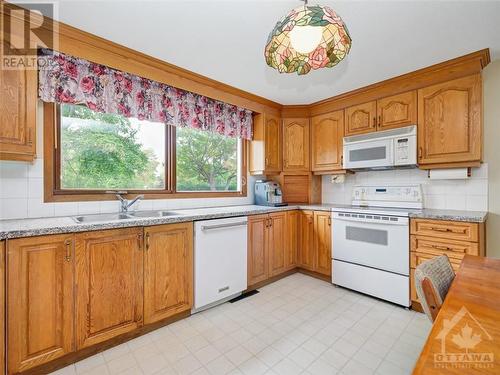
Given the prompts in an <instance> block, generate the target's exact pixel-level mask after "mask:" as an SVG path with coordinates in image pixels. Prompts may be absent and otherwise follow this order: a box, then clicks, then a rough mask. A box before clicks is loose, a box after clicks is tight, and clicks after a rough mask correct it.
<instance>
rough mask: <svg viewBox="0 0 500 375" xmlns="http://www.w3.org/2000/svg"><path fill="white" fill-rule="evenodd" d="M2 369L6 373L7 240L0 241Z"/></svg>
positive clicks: (0, 366)
mask: <svg viewBox="0 0 500 375" xmlns="http://www.w3.org/2000/svg"><path fill="white" fill-rule="evenodd" d="M0 369H2V370H1V371H2V372H1V373H2V374H5V241H0Z"/></svg>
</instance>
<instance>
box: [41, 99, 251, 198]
mask: <svg viewBox="0 0 500 375" xmlns="http://www.w3.org/2000/svg"><path fill="white" fill-rule="evenodd" d="M54 106H55V105H54V104H48V103H46V104H45V119H46V121H51V122H52V123H55V129H54V132H53V133H52V134H49V137H48V140H47V141H48V142H51V143H52V144H53V145H54V146H55V147H53V153H52V155H51V156H50V155H48V156H47V157H49V158H52V160H53V165H54V168H53V172H52V173H53V175H52V176H51V180H52V181H53V186H52V187H51V190H52V194H51V196H49V197H48V199H47V194H46V200H48V201H58V200H59V199H58V197H64V196H66V197H67V196H68V195H73V196H74V195H86V196H88V197H89V198H88V199H110V198H109V195H108V194H106V192H107V191H117V190H120V191H127V192H129V193H143V194H146V197H147V198H168V197H169V196H172V197H182V196H186V197H188V196H211V195H215V196H226V195H232V196H234V195H239V196H241V195H245V194H246V186H245V185H244V176H243V173H242V171H243V170H244V168H245V160H244V155H245V152H244V148H245V144H244V141H242V140H241V139H238V138H228V137H224V136H221V135H218V134H214V133H210V132H205V131H198V130H195V129H191V128H181V127H170V126H167V125H165V124H162V123H153V122H149V121H142V120H138V119H134V118H126V117H123V116H120V115H113V114H105V113H98V112H95V111H92V110H91V109H89V108H87V107H85V106H78V105H70V104H61V105H58V106H55V108H56V111H54ZM51 114H52V115H51ZM54 114H55V118H54V116H53V115H54ZM79 199H80V197H75V199H74V200H79ZM60 200H71V199H60Z"/></svg>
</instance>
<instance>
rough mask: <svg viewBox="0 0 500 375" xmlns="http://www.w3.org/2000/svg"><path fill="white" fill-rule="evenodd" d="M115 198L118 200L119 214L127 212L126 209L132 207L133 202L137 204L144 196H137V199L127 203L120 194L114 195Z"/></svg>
mask: <svg viewBox="0 0 500 375" xmlns="http://www.w3.org/2000/svg"><path fill="white" fill-rule="evenodd" d="M116 197H117V198H118V200H119V201H120V212H128V209H129V208H130V207H132V206H133V205H134V203H135V202H137V201H138V200H140V199H143V198H144V195H142V194H141V195H138V196H137V197H135V198H134V199H132V200H131V201H129V200H128V199H125V198H123V197H122V196H121V194H116Z"/></svg>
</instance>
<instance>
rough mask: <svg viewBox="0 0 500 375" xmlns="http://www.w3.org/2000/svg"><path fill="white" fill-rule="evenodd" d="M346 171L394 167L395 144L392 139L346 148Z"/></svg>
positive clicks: (348, 145) (347, 145)
mask: <svg viewBox="0 0 500 375" xmlns="http://www.w3.org/2000/svg"><path fill="white" fill-rule="evenodd" d="M344 160H345V165H344V168H346V169H356V168H376V167H392V166H393V165H394V143H393V140H392V139H382V140H378V141H369V142H359V143H352V144H346V145H345V146H344Z"/></svg>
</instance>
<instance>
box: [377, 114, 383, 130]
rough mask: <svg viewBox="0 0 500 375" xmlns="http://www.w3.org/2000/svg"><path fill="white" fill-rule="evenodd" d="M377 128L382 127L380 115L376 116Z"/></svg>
mask: <svg viewBox="0 0 500 375" xmlns="http://www.w3.org/2000/svg"><path fill="white" fill-rule="evenodd" d="M378 126H379V127H381V126H382V115H378Z"/></svg>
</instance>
